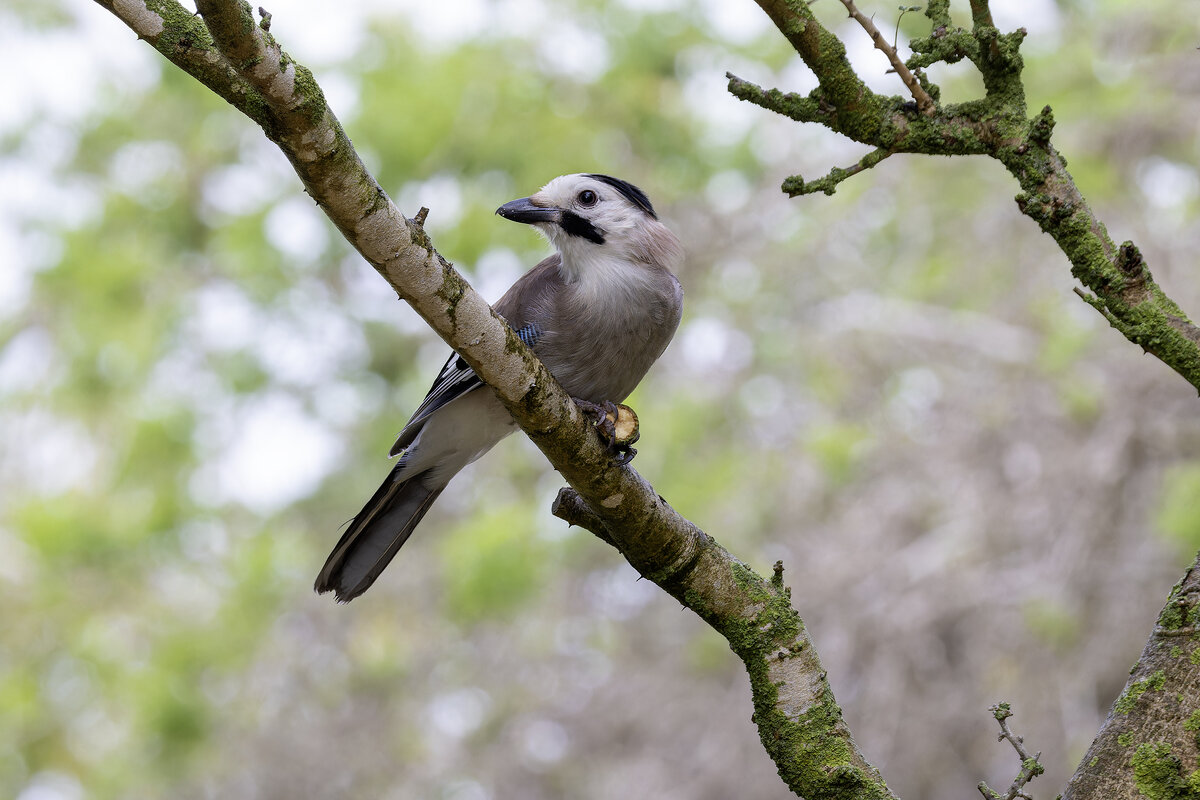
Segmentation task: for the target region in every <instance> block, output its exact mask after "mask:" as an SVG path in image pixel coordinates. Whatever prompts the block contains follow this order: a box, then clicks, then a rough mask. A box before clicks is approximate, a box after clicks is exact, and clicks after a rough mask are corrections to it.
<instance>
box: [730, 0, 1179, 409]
mask: <svg viewBox="0 0 1200 800" xmlns="http://www.w3.org/2000/svg"><path fill="white" fill-rule="evenodd" d="M843 2H844V3H846V4H847V6H848V7H852V3H849V2H848V0H843ZM758 3H759V5H760V6H761V7H762V8H763V10H764V11H766V12H767V14H768V16H770V17H771V19H772V21H773V22H774V23H775V24H776V26H777V27H778V28H779V30H780V32H781V33H782V34H783V35H784V36H785V37H787V39H788V41H789V42H791V43H792V45H793V47H794V48H795V49H796V52H797V53H798V54H799V55H800V56H801V58H803V59H804V62H805V63H806V64H807V65H808V66H809V68H810V69H812V71H813V72H814V74H815V75H816V76H817V80H818V82H819V86H818V88H817V89H816V90H814V91H813V92H812V93H811V94H810V95H809V96H808V97H807V98H802V97H798V96H796V95H791V94H786V93H783V92H780V91H778V90H769V91H768V90H763V89H761V88H760V87H757V86H754V85H753V84H750V83H748V82H746V81H742V80H741V79H738V78H735V77H733V76H730V82H729V90H730V92H731V93H732V94H733V95H734V96H736V97H739V98H741V99H744V100H747V101H749V102H753V103H755V104H757V105H760V106H763V107H764V108H769V109H770V110H772V111H776V112H778V113H782V114H786V115H787V116H789V117H791V118H793V119H796V120H799V121H802V122H817V123H820V124H822V125H824V126H826V127H828V128H829V129H831V130H833V131H836V132H838V133H841V134H844V135H846V136H848V137H850V138H851V139H854V140H855V141H858V142H862V143H864V144H869V145H872V146H874V147H875V148H877V150H882V151H886V152H888V153H899V152H905V153H923V154H926V155H942V156H949V155H988V156H991V157H992V158H995V159H997V160H998V161H1000V162H1001V163H1002V164H1004V166H1005V167H1006V168H1007V169H1008V171H1009V173H1010V174H1012V175H1013V177H1015V178H1016V179H1017V182H1018V183H1019V185H1020V187H1021V190H1022V191H1021V193H1020V194H1019V195H1017V205H1018V207H1019V208H1020V210H1021V212H1022V213H1024V214H1025V215H1026V216H1028V217H1030V218H1031V219H1033V220H1034V221H1035V222H1037V223H1038V225H1039V226H1041V228H1042V230H1043V231H1045V232H1046V233H1049V234H1050V235H1051V236H1053V237H1054V240H1055V242H1057V243H1058V245H1059V247H1060V248H1061V249H1062V251H1063V252H1064V253H1065V254H1066V256H1067V258H1068V259H1069V260H1070V262H1071V272H1072V274H1073V275H1074V276H1075V277H1076V278H1077V279H1079V281H1080V282H1081V283H1083V285H1084V286H1086V287H1087V288H1088V289H1090V290H1091V292H1092V294H1093V296H1094V299H1095V301H1096V302H1091V301H1089V302H1090V303H1091V305H1093V306H1094V307H1096V308H1097V309H1098V310H1100V311H1101V312H1102V313H1103V314H1104V316H1105V318H1106V319H1108V320H1109V322H1110V323H1111V324H1112V325H1113V327H1115V328H1116V329H1117V330H1119V331H1120V332H1121V333H1122V334H1123V335H1124V336H1125V337H1126V338H1127V339H1129V340H1130V341H1132V342H1134V343H1136V344H1138V345H1139V346H1141V347H1142V348H1143V349H1144V350H1145V351H1146V352H1148V353H1152V354H1154V355H1155V356H1156V357H1157V358H1159V359H1160V360H1161V361H1162V362H1163V363H1165V364H1166V365H1168V366H1169V367H1171V368H1172V369H1174V370H1175V371H1176V372H1178V373H1179V374H1180V375H1181V376H1182V377H1183V378H1184V379H1185V380H1187V381H1188V382H1189V383H1191V384H1192V386H1194V387H1196V388H1197V390H1200V328H1198V327H1197V326H1196V325H1194V324H1193V323H1192V322H1191V321H1190V320H1189V319H1188V317H1187V315H1186V314H1184V312H1183V311H1182V310H1181V309H1180V308H1179V306H1178V305H1177V304H1176V303H1175V302H1174V301H1173V300H1171V298H1170V297H1168V296H1167V294H1166V293H1165V292H1164V291H1163V290H1162V288H1161V287H1159V286H1158V284H1157V283H1155V281H1154V279H1153V277H1152V276H1151V274H1150V271H1149V269H1148V268H1147V266H1146V264H1145V263H1144V262H1143V260H1142V259H1141V257H1140V256H1138V257H1137V258H1136V259H1135V258H1126V259H1125V260H1124V261H1122V256H1121V255H1120V253H1121V252H1122V248H1118V247H1117V246H1116V245H1115V244H1114V243H1113V241H1112V240H1111V239H1110V238H1109V236H1108V232H1107V230H1106V229H1105V227H1104V225H1103V223H1102V222H1100V220H1099V219H1098V218H1097V217H1096V216H1095V214H1094V213H1093V212H1092V210H1091V209H1090V208H1089V207H1088V205H1087V203H1086V202H1085V201H1084V199H1083V196H1082V194H1081V193H1080V192H1079V189H1078V187H1077V186H1076V185H1075V182H1074V179H1073V178H1072V177H1071V174H1070V172H1068V171H1067V166H1066V160H1065V159H1063V157H1062V155H1061V154H1060V153H1059V152H1058V151H1057V150H1056V149H1055V148H1054V146H1053V145H1052V144H1051V143H1050V138H1051V133H1052V132H1053V128H1054V116H1053V114H1052V113H1051V111H1050V108H1049V107H1046V108H1044V109H1043V110H1042V111H1041V112H1040V113H1039V114H1037V115H1035V116H1034V117H1032V118H1030V117H1029V116H1028V113H1027V110H1026V103H1025V91H1024V86H1023V84H1022V80H1021V70H1022V68H1023V66H1024V64H1023V61H1022V59H1021V55H1020V45H1021V42H1022V41H1023V40H1024V38H1025V35H1026V34H1025V30H1024V29H1023V28H1022V29H1018V30H1016V31H1013V32H1012V33H1007V34H1001V33H1000V32H999V31H998V30H997V29H996V27H995V24H994V22H993V20H992V16H991V10H990V8H989V6H988V3H987V0H972V2H971V17H972V29H971V30H970V31H965V30H963V29H961V28H953V27H952V26H951V22H950V14H949V0H932V2H930V3H929V5H928V6H927V8H926V12H925V13H926V16H927V17H928V18H929V19H930V21H931V23H932V30H931V33H930V35H929V36H928V37H927V38H924V39H918V40H915V41H913V43H912V48H913V52H914V56H913V58H911V59H909V61H908V62H907V64H908V66H909V67H910V68H913V69H918V68H922V69H923V68H925V67H929V66H931V65H933V64H936V63H938V62H946V63H952V62H954V61H958V60H960V59H962V58H968V59H970V60H971V61H972V63H974V64H975V66H976V67H977V68H978V69H979V72H980V75H981V76H982V77H983V83H984V90H985V92H984V96H983V97H981V98H978V99H976V100H972V101H969V102H966V103H960V104H957V105H947V106H937V107H935V113H933V114H931V115H928V116H925V115H912V114H910V113H906V110H905V108H904V102H903V100H902V99H901V98H899V97H890V98H889V97H881V96H879V95H875V94H873V93H871V92H870V91H869V90H868V89H866V87H865V86H863V85H862V82H861V80H859V79H858V76H857V75H856V74H855V73H854V70H853V68H852V67H851V66H850V64H849V63H848V62H847V61H846V59H845V47H844V46H843V45H842V43H841V42H840V41H839V40H838V39H837V37H836V36H834V35H833V34H831V33H829V32H828V31H827V30H825V29H824V28H822V27H821V26H820V24H819V23H818V22H817V21H816V19H815V18H814V17H813V15H812V11H811V9H809V8H808V5H807V4H806V3H804V2H801V0H758ZM859 16H861V14H860V15H859ZM860 22H861V20H860ZM868 22H869V20H868ZM864 27H866V26H864ZM873 27H874V26H871V28H873ZM871 28H868V32H870V30H871ZM877 34H878V31H877V30H876V31H874V33H872V34H871V35H872V38H873V39H875V38H876V35H877ZM885 44H886V42H885ZM876 45H877V46H878V40H876ZM928 89H929V95H930V96H931V97H932V98H933V99H935V100H936V97H937V87H936V86H933V85H932V84H930V85H928ZM873 155H874V154H873ZM863 168H865V166H864V167H863ZM852 169H853V168H852ZM853 171H854V172H861V171H862V169H857V170H853ZM846 172H849V170H835V171H833V172H831V173H830V175H829V176H827V178H825V179H823V181H824V183H820V182H815V183H816V185H819V189H818V190H820V191H827V190H828V189H829V188H832V187H833V186H836V184H837V183H838V182H839V181H840V180H844V179H845V178H846V177H849V175H847V174H845V173H846ZM811 185H813V184H805V183H804V182H803V181H797V179H795V178H789V179H788V181H785V183H784V187H783V188H784V191H786V192H788V193H789V194H792V195H795V194H804V193H808V192H807V191H797V190H798V189H799V190H803V189H805V187H807V186H811ZM1124 247H1125V249H1128V250H1129V251H1130V252H1131V253H1136V248H1135V247H1134V246H1133V244H1132V243H1126V245H1125V246H1124Z"/></svg>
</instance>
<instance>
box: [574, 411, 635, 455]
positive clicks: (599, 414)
mask: <svg viewBox="0 0 1200 800" xmlns="http://www.w3.org/2000/svg"><path fill="white" fill-rule="evenodd" d="M575 404H576V405H577V406H579V409H580V410H581V411H583V413H584V414H586V415H588V417H589V418H590V419H591V422H592V425H594V426H595V427H596V431H597V432H598V433H599V434H600V438H601V439H602V440H604V444H605V446H606V447H607V448H608V452H609V453H610V454H611V455H612V457H613V460H614V461H615V462H616V463H617V464H619V465H621V466H624V465H625V464H628V463H629V462H630V461H632V460H633V457H634V456H636V455H637V450H636V449H634V447H633V444H634V443H635V442H636V441H637V440H638V439H639V438H641V433H640V432H639V430H638V418H637V414H635V413H634V412H633V409H632V408H630V407H629V406H626V405H620V404H618V403H613V402H610V401H608V400H606V401H604V402H603V403H592V402H590V401H588V400H580V399H579V398H575Z"/></svg>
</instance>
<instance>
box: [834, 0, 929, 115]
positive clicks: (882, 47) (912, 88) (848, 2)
mask: <svg viewBox="0 0 1200 800" xmlns="http://www.w3.org/2000/svg"><path fill="white" fill-rule="evenodd" d="M842 5H844V6H845V7H846V10H847V11H848V12H850V16H851V18H853V19H854V21H855V22H857V23H858V24H859V25H861V26H862V29H863V30H864V31H866V32H867V35H868V36H870V37H871V41H872V42H874V44H875V49H876V50H879V51H880V52H882V53H883V54H884V55H885V56H887V60H888V61H889V62H891V65H892V69H894V70H896V74H897V75H898V76H899V77H900V80H902V81H904V85H905V86H907V87H908V91H909V92H910V93H911V94H912V96H913V100H915V101H916V102H917V110H918V111H920V112H921V113H922V114H924V115H925V116H927V117H928V116H931V115H932V114H933V113H934V111H935V110H936V109H935V108H934V105H933V98H932V97H930V96H929V93H928V92H926V91H925V89H924V88H923V87H922V86H921V84H920V83H919V82H918V81H917V79H916V77H915V76H914V75H913V74H912V72H910V71H909V69H908V67H906V66H905V65H904V61H903V59H901V58H900V56H899V55H898V54H897V53H896V48H895V47H893V46H892V45H891V44H890V43H889V42H888V40H887V39H885V38H884V36H883V34H882V33H880V32H879V29H878V28H876V27H875V23H874V22H873V21H872V20H871V18H870V17H868V16H866V15H865V14H863V13H862V12H861V11H859V10H858V6H856V5H854V0H842Z"/></svg>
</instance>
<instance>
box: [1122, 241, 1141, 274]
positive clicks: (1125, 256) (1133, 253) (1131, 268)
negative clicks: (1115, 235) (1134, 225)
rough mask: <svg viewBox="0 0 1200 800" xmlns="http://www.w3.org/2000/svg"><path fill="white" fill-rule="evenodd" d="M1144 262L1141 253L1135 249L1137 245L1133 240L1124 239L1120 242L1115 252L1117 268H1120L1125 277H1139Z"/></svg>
mask: <svg viewBox="0 0 1200 800" xmlns="http://www.w3.org/2000/svg"><path fill="white" fill-rule="evenodd" d="M1145 265H1146V262H1145V261H1143V260H1142V253H1141V251H1140V250H1138V249H1137V245H1135V244H1134V243H1133V242H1130V241H1125V242H1122V243H1121V249H1120V251H1119V252H1118V253H1117V269H1119V270H1121V274H1122V275H1124V276H1125V277H1127V278H1139V277H1141V276H1142V274H1143V268H1144V267H1145Z"/></svg>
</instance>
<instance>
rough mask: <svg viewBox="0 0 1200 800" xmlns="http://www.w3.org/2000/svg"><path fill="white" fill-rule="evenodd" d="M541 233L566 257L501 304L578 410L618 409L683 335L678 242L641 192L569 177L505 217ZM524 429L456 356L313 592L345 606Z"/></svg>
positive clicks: (508, 207) (539, 270) (542, 268)
mask: <svg viewBox="0 0 1200 800" xmlns="http://www.w3.org/2000/svg"><path fill="white" fill-rule="evenodd" d="M496 213H497V214H499V215H500V216H502V217H504V218H505V219H510V220H513V221H515V222H524V223H528V224H530V225H533V226H534V227H535V228H537V229H538V230H539V231H541V232H542V233H543V234H545V236H546V237H547V238H548V239H549V240H550V243H551V244H553V245H554V248H555V250H557V252H556V253H555V254H554V255H552V256H550V257H549V258H547V259H545V260H544V261H542V262H541V263H540V264H538V265H537V266H536V267H534V268H533V269H531V270H530V271H529V272H527V273H525V274H524V275H523V276H521V278H519V279H518V280H517V282H516V283H514V284H513V286H512V288H510V289H509V290H508V291H507V292H505V294H504V297H502V298H500V301H499V302H498V303H496V304H495V306H494V308H495V309H496V312H497V313H499V314H500V315H501V316H502V317H504V319H505V320H506V321H507V322H508V324H509V325H510V326H512V328H513V329H514V330H515V331H516V332H517V334H518V335H519V336H520V337H521V339H522V340H523V341H524V342H525V343H526V344H527V345H529V346H530V347H532V348H533V350H534V352H536V353H537V354H538V357H539V358H541V360H542V361H543V363H545V365H546V366H547V367H548V368H549V370H550V372H551V373H553V374H554V377H555V378H557V379H558V382H559V383H561V384H562V386H563V388H564V389H566V390H567V392H568V394H570V395H571V396H572V397H574V398H576V399H577V400H580V401H583V403H581V405H584V407H585V408H586V407H588V404H607V403H619V402H620V401H621V400H624V399H625V398H626V397H627V396H629V393H630V392H632V391H633V389H634V387H636V386H637V385H638V382H639V381H641V379H642V376H643V375H645V374H646V371H647V370H648V369H650V365H651V364H653V363H654V362H655V361H656V360H657V359H658V357H659V356H660V355H662V352H663V350H665V349H666V347H667V344H668V343H669V342H670V341H671V337H672V336H674V334H675V329H676V328H677V327H678V325H679V317H680V314H681V313H682V309H683V289H682V288H681V287H680V285H679V281H678V280H676V278H675V276H674V275H673V274H672V270H673V269H675V268H676V267H677V266H678V265H679V263H680V261H681V260H682V258H683V251H682V248H681V247H680V244H679V240H678V239H677V238H675V235H674V234H673V233H671V232H670V231H669V230H667V228H666V227H665V226H664V225H663V224H662V223H661V222H659V220H658V215H657V214H655V213H654V207H653V206H651V205H650V199H649V198H648V197H646V194H645V193H644V192H643V191H642V190H641V189H639V188H637V187H636V186H634V185H632V184H629V183H626V182H625V181H622V180H618V179H617V178H611V177H609V176H607V175H563V176H562V177H559V178H555V179H554V180H552V181H550V183H548V184H546V185H545V186H544V187H543V188H542V190H541V191H539V192H538V193H537V194H535V195H533V196H532V197H525V198H522V199H520V200H513V201H512V202H511V203H506V204H504V205H503V206H501V207H500V208H498V209H496ZM515 429H516V423H515V422H514V421H513V419H512V417H511V416H510V415H509V413H508V411H506V410H505V408H504V406H503V405H501V404H500V401H499V400H498V399H496V396H495V395H494V394H493V393H492V392H491V391H490V390H489V389H488V388H487V387H485V386H484V384H483V382H482V381H481V380H480V379H479V378H478V377H477V376H476V375H475V373H474V372H473V371H472V370H471V368H470V367H468V366H467V363H466V362H465V361H463V359H462V358H460V357H459V356H457V355H455V354H451V356H450V359H449V360H448V361H447V362H446V366H444V367H442V371H441V373H439V374H438V377H437V380H436V381H434V384H433V388H431V389H430V390H429V394H427V395H426V396H425V400H424V401H423V402H422V403H421V405H420V406H419V407H418V408H417V410H416V412H415V413H414V414H413V415H412V418H411V419H410V420H409V421H408V424H407V425H405V426H404V430H402V431H401V432H400V436H399V438H397V439H396V443H395V444H393V445H392V449H391V451H390V454H389V455H392V456H395V455H397V454H400V459H399V460H398V461H397V462H396V466H395V467H394V468H393V469H392V471H391V474H390V475H388V477H387V480H385V481H384V482H383V485H382V486H380V487H379V489H378V491H376V492H375V494H374V496H372V497H371V499H370V500H368V501H367V504H366V505H365V506H363V508H362V510H361V511H359V512H358V514H357V515H356V516H355V517H354V519H353V520H352V521H351V522H350V526H349V528H347V530H346V533H345V534H344V535H343V536H342V538H341V540H340V541H338V543H337V546H336V547H335V548H334V549H333V552H332V553H330V555H329V559H328V560H327V561H326V562H325V566H324V568H323V569H322V570H321V574H320V575H318V576H317V580H316V584H315V586H314V588H315V589H316V590H317V591H318V592H329V591H332V592H334V593H335V595H336V597H337V599H338V601H339V602H348V601H350V600H353V599H354V598H355V597H358V596H359V595H360V594H362V593H363V592H365V591H366V590H367V589H368V588H369V587H370V586H371V584H372V583H374V581H375V579H376V578H377V577H379V574H380V573H381V572H382V571H383V569H384V568H385V567H386V566H387V565H388V563H389V562H390V561H391V560H392V558H393V557H394V556H395V555H396V552H397V551H398V550H399V549H400V547H401V545H403V544H404V542H405V541H407V540H408V537H409V536H411V535H412V532H413V529H414V528H415V527H416V526H417V523H419V522H420V521H421V518H422V517H424V516H425V513H426V512H427V511H429V507H430V506H431V505H432V504H433V501H434V500H436V499H437V497H438V495H440V494H441V493H442V491H443V490H444V489H445V488H446V484H448V483H449V482H450V479H451V478H453V477H454V476H455V474H457V473H458V472H459V471H460V470H461V469H462V468H463V467H465V466H467V465H468V464H470V463H471V462H472V461H474V460H475V459H477V458H479V457H480V456H482V455H483V454H484V453H486V452H487V451H488V450H490V449H491V448H492V447H493V446H494V445H495V444H496V443H497V442H499V441H500V440H501V439H503V438H504V437H505V436H507V435H508V434H510V433H512V432H513V431H514V430H515Z"/></svg>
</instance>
